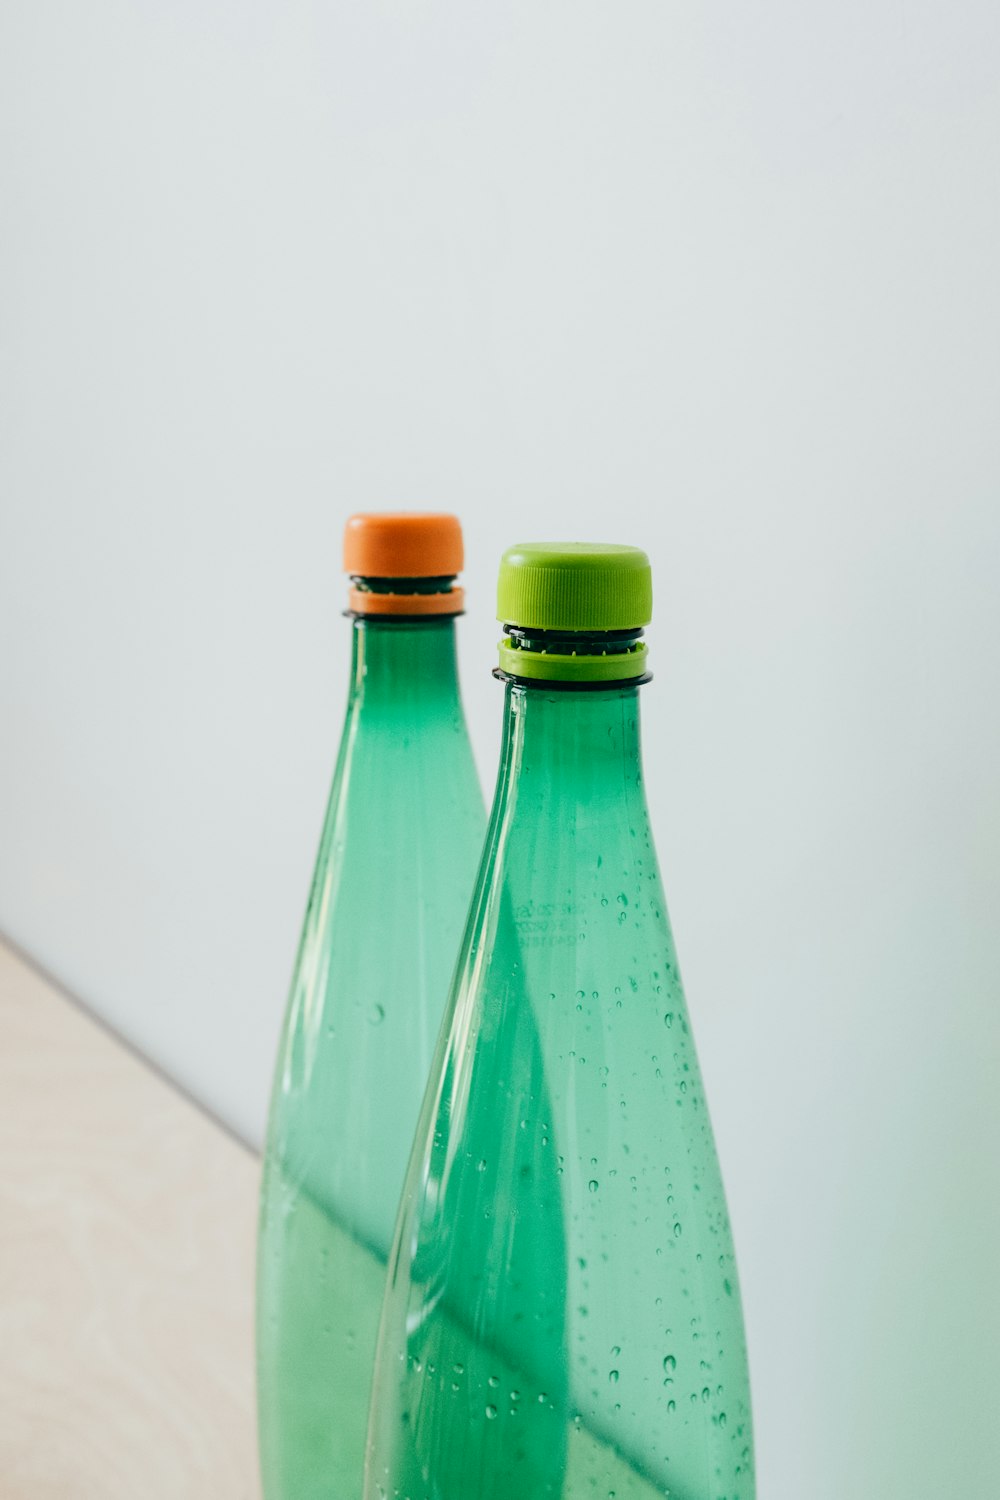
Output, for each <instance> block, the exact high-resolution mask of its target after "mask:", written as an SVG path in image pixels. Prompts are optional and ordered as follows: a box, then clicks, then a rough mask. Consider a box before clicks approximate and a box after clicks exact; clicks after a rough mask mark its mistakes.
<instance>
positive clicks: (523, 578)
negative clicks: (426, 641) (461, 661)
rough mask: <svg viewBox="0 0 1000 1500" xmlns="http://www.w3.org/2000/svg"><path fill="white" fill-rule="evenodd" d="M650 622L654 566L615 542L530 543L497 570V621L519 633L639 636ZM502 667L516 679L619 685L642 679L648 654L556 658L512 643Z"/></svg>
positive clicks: (591, 648) (631, 651)
mask: <svg viewBox="0 0 1000 1500" xmlns="http://www.w3.org/2000/svg"><path fill="white" fill-rule="evenodd" d="M652 614H653V582H652V572H651V569H650V566H649V558H648V557H647V556H646V554H645V552H642V551H641V550H640V549H639V548H638V547H622V546H618V545H616V544H614V543H612V542H608V543H603V542H564V543H552V542H548V543H547V542H527V543H522V544H521V545H520V546H517V547H509V548H508V549H507V551H506V552H505V553H504V555H503V557H502V559H501V562H500V577H499V581H498V583H497V619H498V620H500V621H502V622H503V624H505V625H511V626H514V627H515V628H516V629H517V630H524V631H531V630H538V631H557V632H559V633H567V634H582V635H600V634H603V633H604V632H607V631H618V630H636V631H638V630H641V629H642V627H643V626H644V625H648V624H649V621H650V620H651V618H652ZM500 665H501V667H502V669H503V670H504V671H505V672H509V673H510V674H511V675H512V676H519V677H537V678H544V679H547V680H549V681H563V682H615V681H623V680H626V679H628V678H630V677H641V676H642V675H643V674H644V672H645V669H646V647H645V645H644V644H643V643H642V642H641V641H638V640H636V641H635V642H633V643H630V644H627V645H621V644H617V643H610V642H609V643H608V645H607V648H606V649H605V648H599V647H598V645H597V644H596V643H594V642H588V643H587V644H586V645H583V644H581V649H580V651H571V652H567V649H566V643H565V642H560V646H559V653H558V654H557V653H556V652H550V651H547V650H545V649H544V647H542V646H537V647H536V646H535V645H534V644H531V643H527V642H524V641H523V640H515V639H508V640H507V641H503V642H501V645H500Z"/></svg>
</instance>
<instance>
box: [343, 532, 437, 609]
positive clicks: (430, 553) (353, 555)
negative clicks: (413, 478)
mask: <svg viewBox="0 0 1000 1500" xmlns="http://www.w3.org/2000/svg"><path fill="white" fill-rule="evenodd" d="M463 561H464V557H463V548H462V527H461V524H460V523H459V520H458V517H457V516H451V515H447V514H444V513H439V512H426V513H420V512H411V511H388V512H370V511H369V512H363V513H361V514H359V515H354V516H351V517H349V519H348V522H347V525H346V526H345V528H344V571H345V572H347V573H350V574H351V576H352V578H356V579H364V580H366V581H367V580H371V579H378V580H383V579H394V578H399V579H403V578H407V579H416V578H453V577H454V576H455V574H456V573H458V572H460V571H461V568H462V563H463ZM463 604H464V594H463V591H462V589H460V588H448V589H444V590H442V591H441V592H440V593H427V592H405V593H397V592H395V591H392V590H383V589H381V588H379V589H372V588H371V587H367V588H364V587H357V586H355V587H352V589H351V590H350V608H351V609H352V610H353V611H354V612H355V613H356V614H362V615H453V614H459V613H460V612H461V610H462V608H463Z"/></svg>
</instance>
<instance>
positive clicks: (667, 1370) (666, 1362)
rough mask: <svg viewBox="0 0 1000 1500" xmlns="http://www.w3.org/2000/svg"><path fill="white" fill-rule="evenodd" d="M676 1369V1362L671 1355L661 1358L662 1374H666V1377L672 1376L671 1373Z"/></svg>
mask: <svg viewBox="0 0 1000 1500" xmlns="http://www.w3.org/2000/svg"><path fill="white" fill-rule="evenodd" d="M676 1368H677V1361H676V1359H675V1358H674V1356H673V1355H672V1354H665V1355H664V1356H663V1370H664V1374H666V1375H672V1374H673V1372H674V1371H675V1370H676Z"/></svg>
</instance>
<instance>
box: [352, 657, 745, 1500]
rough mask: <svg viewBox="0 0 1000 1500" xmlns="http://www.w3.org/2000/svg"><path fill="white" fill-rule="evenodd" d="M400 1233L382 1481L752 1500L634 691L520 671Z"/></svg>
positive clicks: (700, 1103)
mask: <svg viewBox="0 0 1000 1500" xmlns="http://www.w3.org/2000/svg"><path fill="white" fill-rule="evenodd" d="M506 712H507V719H506V730H505V738H504V750H503V759H502V765H501V771H500V779H499V784H498V789H497V799H496V803H495V806H494V811H493V817H492V822H491V830H490V835H489V838H488V842H487V849H486V855H485V858H484V863H483V867H482V869H481V871H480V876H479V882H478V886H477V893H476V896H475V899H474V903H473V909H472V913H471V917H470V923H469V927H468V928H467V931H466V936H465V940H464V945H463V950H462V954H461V959H460V967H459V970H458V972H457V976H456V982H455V987H454V989H453V993H452V998H451V1001H450V1008H449V1016H448V1019H447V1021H446V1028H447V1029H446V1032H445V1033H444V1034H443V1037H442V1043H441V1046H440V1048H439V1052H438V1056H437V1058H436V1060H435V1065H434V1070H433V1073H432V1083H431V1088H430V1090H429V1092H428V1096H427V1099H426V1100H425V1104H424V1109H423V1112H422V1117H421V1124H420V1127H419V1131H418V1136H417V1144H416V1147H415V1151H414V1156H413V1158H412V1160H411V1163H410V1168H409V1171H408V1175H407V1187H406V1193H405V1197H404V1204H403V1209H402V1213H401V1218H400V1223H399V1226H398V1231H397V1236H396V1240H395V1244H394V1248H393V1257H392V1262H391V1269H390V1282H389V1288H388V1292H387V1298H386V1304H385V1308H384V1311H383V1320H382V1328H381V1333H380V1341H379V1355H378V1362H377V1368H376V1377H375V1389H374V1395H373V1403H372V1411H371V1426H370V1431H369V1466H368V1481H367V1486H366V1496H367V1500H470V1497H473V1496H475V1497H477V1500H517V1497H521V1500H541V1497H543V1496H545V1497H547V1496H561V1497H566V1500H570V1497H571V1500H609V1497H612V1496H613V1497H615V1500H626V1497H636V1500H638V1497H644V1500H652V1497H653V1496H671V1497H674V1500H751V1497H752V1496H753V1495H754V1478H753V1459H752V1452H751V1446H752V1439H751V1424H750V1397H749V1384H748V1377H747V1365H746V1351H745V1344H744V1335H743V1320H742V1313H741V1308H740V1298H739V1289H738V1284H737V1277H736V1268H735V1263H734V1258H733V1246H732V1241H731V1238H730V1231H729V1223H728V1218H727V1214H726V1205H725V1200H724V1195H723V1190H722V1183H721V1179H720V1175H719V1168H718V1163H717V1160H716V1154H715V1149H714V1145H713V1140H712V1133H711V1127H710V1124H709V1119H708V1114H707V1111H706V1107H705V1100H704V1096H703V1093H702V1085H701V1079H700V1076H699V1071H698V1064H697V1060H696V1057H695V1051H694V1045H693V1042H692V1037H691V1033H690V1028H689V1022H688V1014H687V1007H686V1005H685V1001H684V994H683V991H682V988H681V982H680V977H679V974H678V971H677V960H676V956H675V953H674V946H673V941H672V938H671V933H670V926H669V922H668V918H667V912H666V908H665V905H664V900H663V892H662V889H661V884H660V878H659V874H658V871H657V864H656V858H655V854H654V851H653V844H652V838H651V834H650V827H649V819H648V814H647V809H646V802H645V796H644V793H643V788H642V780H641V768H640V758H639V734H638V689H637V688H636V687H635V686H634V685H633V686H631V687H626V688H623V689H620V690H619V689H610V690H604V691H597V692H586V691H583V692H581V691H552V690H549V689H547V688H545V687H542V686H536V687H530V688H523V687H518V686H515V685H508V687H507V710H506Z"/></svg>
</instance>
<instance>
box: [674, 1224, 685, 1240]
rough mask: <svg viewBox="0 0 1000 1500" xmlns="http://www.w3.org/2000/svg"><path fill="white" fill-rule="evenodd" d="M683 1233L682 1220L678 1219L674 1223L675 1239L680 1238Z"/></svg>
mask: <svg viewBox="0 0 1000 1500" xmlns="http://www.w3.org/2000/svg"><path fill="white" fill-rule="evenodd" d="M683 1233H684V1230H683V1229H682V1228H681V1221H680V1219H678V1220H677V1222H676V1223H675V1225H674V1239H675V1240H679V1239H680V1237H681V1235H682V1234H683Z"/></svg>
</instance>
